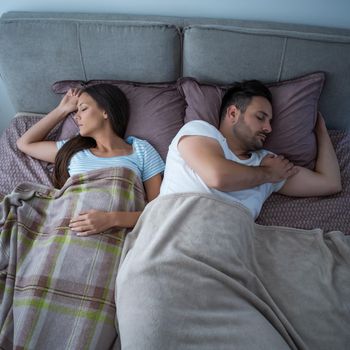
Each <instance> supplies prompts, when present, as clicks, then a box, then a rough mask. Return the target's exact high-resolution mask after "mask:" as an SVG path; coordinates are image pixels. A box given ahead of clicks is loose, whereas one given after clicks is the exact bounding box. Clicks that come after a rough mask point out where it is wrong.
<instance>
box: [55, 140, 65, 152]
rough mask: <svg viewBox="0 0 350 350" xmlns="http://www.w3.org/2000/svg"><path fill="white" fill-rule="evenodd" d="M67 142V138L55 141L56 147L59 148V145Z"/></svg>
mask: <svg viewBox="0 0 350 350" xmlns="http://www.w3.org/2000/svg"><path fill="white" fill-rule="evenodd" d="M66 142H67V140H61V141H56V147H57V149H58V150H59V149H61V147H62V146H63V145H64V144H65V143H66Z"/></svg>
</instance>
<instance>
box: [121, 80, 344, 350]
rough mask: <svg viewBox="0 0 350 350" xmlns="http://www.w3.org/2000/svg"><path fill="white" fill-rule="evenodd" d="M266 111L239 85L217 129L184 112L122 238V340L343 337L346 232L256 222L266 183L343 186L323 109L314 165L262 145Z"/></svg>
mask: <svg viewBox="0 0 350 350" xmlns="http://www.w3.org/2000/svg"><path fill="white" fill-rule="evenodd" d="M272 117H273V116H272V107H271V94H270V92H269V90H268V89H267V88H266V87H265V86H264V85H263V84H262V83H260V82H258V81H246V82H242V83H237V84H236V85H235V86H234V87H233V88H232V89H230V90H229V91H228V92H227V93H226V95H225V96H224V98H223V101H222V107H221V122H220V127H219V129H216V128H215V127H213V126H211V125H210V124H208V123H206V122H204V121H192V122H189V123H187V124H186V125H185V126H184V127H183V128H182V129H181V130H180V131H179V133H178V134H177V135H176V137H175V138H174V140H173V141H172V143H171V145H170V147H169V153H168V156H167V161H166V168H165V174H164V180H163V183H162V186H161V194H160V196H159V197H158V198H157V199H156V200H154V201H152V202H151V203H149V204H148V206H147V207H146V210H145V211H144V212H143V214H142V216H141V217H140V219H139V221H138V223H137V225H136V226H135V228H134V230H133V231H132V232H131V233H130V234H129V235H128V236H127V239H126V242H125V245H124V248H123V254H122V258H121V261H122V262H121V265H120V269H119V272H118V276H117V281H116V304H117V320H118V321H117V322H118V327H119V334H120V338H119V339H120V341H121V346H122V349H133V350H140V349H142V350H151V349H152V350H164V349H174V350H175V349H181V350H184V349H188V350H190V349H191V350H194V349H196V350H212V349H221V350H224V349H235V350H237V349H238V350H247V349H249V350H258V349H259V350H261V349H329V348H337V349H342V348H345V347H346V346H347V344H348V342H349V341H350V333H349V331H348V328H347V326H346V325H348V324H349V322H350V316H349V313H348V310H347V308H345V307H344V305H349V304H347V303H350V297H349V295H350V278H349V276H350V275H349V271H350V260H349V256H350V240H349V239H347V238H346V236H344V235H343V234H342V233H341V232H339V231H333V232H330V233H326V234H325V233H323V231H322V230H320V229H315V230H301V229H296V228H289V227H278V226H262V225H258V224H256V223H255V219H256V217H257V216H258V215H259V212H260V209H261V207H262V205H263V203H264V201H265V200H266V198H268V196H269V195H270V194H271V193H272V192H274V191H278V192H279V193H282V194H284V195H290V196H320V195H329V194H332V193H336V192H339V191H340V190H341V180H340V171H339V166H338V161H337V158H336V155H335V152H334V149H333V146H332V143H331V141H330V138H329V136H328V132H327V129H326V126H325V123H324V120H323V118H322V117H321V116H319V117H318V119H317V123H316V129H315V131H316V135H317V143H318V156H317V160H316V166H315V170H314V171H311V170H308V169H306V168H303V167H298V166H294V165H293V164H292V163H291V162H289V161H288V160H287V159H285V158H284V157H282V156H279V155H274V154H272V153H270V152H268V151H266V150H264V149H263V146H264V141H265V139H266V137H267V135H268V134H269V133H270V132H271V119H272ZM349 238H350V236H349ZM333 334H334V336H333Z"/></svg>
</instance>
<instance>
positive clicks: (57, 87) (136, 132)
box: [53, 80, 185, 160]
mask: <svg viewBox="0 0 350 350" xmlns="http://www.w3.org/2000/svg"><path fill="white" fill-rule="evenodd" d="M99 83H109V84H112V85H116V86H118V87H119V88H120V89H121V90H122V91H123V92H124V94H125V95H126V97H127V98H128V101H129V107H130V116H129V123H128V127H127V130H126V135H125V136H129V135H133V136H136V137H139V138H141V139H145V140H147V141H149V142H150V143H151V144H152V145H153V146H154V147H155V149H156V150H157V151H158V152H159V154H160V155H161V157H162V158H163V159H164V160H165V158H166V155H167V152H168V147H169V144H170V143H171V141H172V139H173V138H174V136H175V135H176V133H177V132H178V131H179V129H180V128H181V127H182V126H183V124H184V122H183V118H184V113H185V101H184V99H183V97H182V96H181V95H180V93H179V91H178V89H177V85H176V84H175V83H164V84H143V83H134V82H125V81H115V80H103V81H102V80H92V81H89V82H87V83H86V82H81V81H73V80H66V81H60V82H56V83H55V84H54V85H53V90H54V92H56V93H59V94H64V93H66V92H67V91H68V90H69V89H70V88H77V87H80V88H81V87H84V86H90V85H94V84H99ZM73 115H74V114H72V115H71V116H69V117H67V118H66V119H65V121H64V122H63V124H62V127H61V131H60V133H59V135H58V137H57V139H58V140H61V139H67V138H70V137H72V136H73V135H75V134H76V133H78V131H79V129H78V127H77V125H76V123H75V121H74V119H73Z"/></svg>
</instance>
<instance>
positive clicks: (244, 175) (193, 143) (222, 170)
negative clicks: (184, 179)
mask: <svg viewBox="0 0 350 350" xmlns="http://www.w3.org/2000/svg"><path fill="white" fill-rule="evenodd" d="M178 150H179V152H180V154H181V156H182V158H183V159H184V160H185V162H186V163H187V165H188V166H189V167H190V168H192V169H193V170H194V171H195V172H196V173H197V174H198V175H199V177H200V178H201V179H202V180H203V181H204V183H205V184H206V185H207V186H208V187H210V188H215V189H217V190H220V191H224V192H230V191H239V190H243V189H247V188H252V187H255V186H258V185H261V184H263V183H267V182H271V183H276V182H279V181H281V180H285V179H287V178H288V177H290V176H292V175H294V174H295V173H296V171H297V170H296V169H295V167H294V166H293V164H292V163H290V162H289V161H288V160H287V159H284V158H283V157H277V156H273V155H268V156H266V157H265V158H264V160H265V161H264V165H263V166H256V167H254V166H246V165H243V164H239V163H236V162H234V161H231V160H228V159H226V158H225V156H224V153H223V150H222V148H221V146H220V144H219V143H218V141H216V140H215V139H214V138H211V137H206V136H184V137H182V138H181V139H180V141H179V143H178Z"/></svg>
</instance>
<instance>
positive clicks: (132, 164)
mask: <svg viewBox="0 0 350 350" xmlns="http://www.w3.org/2000/svg"><path fill="white" fill-rule="evenodd" d="M67 141H68V140H63V141H57V142H56V145H57V148H58V149H60V148H61V147H62V146H63V144H64V143H65V142H67ZM125 141H126V142H127V143H128V144H130V145H132V147H133V153H132V154H129V155H127V156H115V157H107V158H105V157H97V156H95V155H94V154H93V153H92V152H91V151H90V150H89V149H86V150H83V151H80V152H77V153H75V154H74V155H73V157H72V158H71V160H70V163H69V166H68V172H69V175H70V176H72V175H76V174H81V173H84V172H86V171H90V170H96V169H101V168H110V167H126V168H128V169H131V170H133V171H134V172H135V173H136V174H137V175H138V176H140V178H141V180H142V181H143V182H144V181H146V180H148V179H150V178H151V177H153V176H155V175H157V174H158V173H161V172H163V171H164V162H163V160H162V158H161V157H160V155H159V154H158V152H157V151H156V150H155V149H154V148H153V147H152V146H151V145H150V144H149V143H148V142H147V141H145V140H141V139H138V138H136V137H134V136H129V137H127V138H126V140H125Z"/></svg>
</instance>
